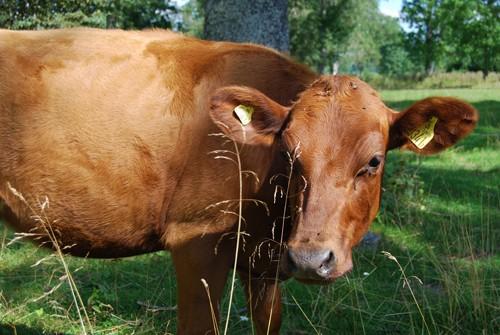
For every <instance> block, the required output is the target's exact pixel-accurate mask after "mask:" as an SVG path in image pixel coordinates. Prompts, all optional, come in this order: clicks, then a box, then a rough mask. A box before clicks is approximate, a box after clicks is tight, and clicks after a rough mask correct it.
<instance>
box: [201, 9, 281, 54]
mask: <svg viewBox="0 0 500 335" xmlns="http://www.w3.org/2000/svg"><path fill="white" fill-rule="evenodd" d="M204 12H205V25H204V38H206V39H209V40H220V41H234V42H253V43H259V44H263V45H267V46H269V47H273V48H275V49H278V50H280V51H288V50H289V39H288V19H287V13H288V1H287V0H275V1H267V0H254V1H248V0H205V1H204Z"/></svg>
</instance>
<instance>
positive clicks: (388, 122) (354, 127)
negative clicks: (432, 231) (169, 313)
mask: <svg viewBox="0 0 500 335" xmlns="http://www.w3.org/2000/svg"><path fill="white" fill-rule="evenodd" d="M238 104H246V105H251V106H253V107H254V109H255V113H254V115H253V118H252V122H251V123H250V124H249V125H247V126H242V125H241V124H240V123H239V121H238V120H237V119H236V118H235V117H234V115H233V114H232V110H233V108H234V107H235V106H236V105H238ZM429 115H435V116H437V117H438V118H439V121H438V124H437V126H436V136H435V140H434V141H433V142H431V144H429V147H428V148H425V150H423V151H422V152H423V153H434V152H437V151H439V150H441V149H444V148H445V147H448V146H450V145H452V144H453V143H455V142H456V140H458V139H459V138H461V137H463V136H465V135H467V134H468V133H469V132H470V131H471V130H472V129H473V127H474V124H475V122H476V121H477V114H476V112H475V111H474V109H473V108H472V107H470V106H469V105H467V104H465V103H463V102H461V101H458V100H456V99H450V98H433V99H428V100H424V101H422V102H419V103H416V104H415V105H414V106H412V107H410V109H408V110H407V111H406V112H405V113H402V114H394V112H392V111H391V110H389V109H388V108H387V107H386V106H385V105H384V104H383V103H382V101H381V100H380V99H379V97H378V95H377V94H376V92H375V91H373V89H371V88H370V87H369V86H368V85H366V84H365V83H363V82H361V81H360V80H358V79H356V78H352V77H343V76H335V77H318V76H317V75H316V74H314V73H312V72H311V71H310V70H308V69H307V68H305V67H304V66H302V65H299V64H297V63H295V62H293V61H292V60H290V59H289V58H287V57H286V56H283V55H281V54H279V53H277V52H275V51H273V50H271V49H267V48H264V47H260V46H256V45H250V44H234V43H222V42H219V43H216V42H207V41H200V40H196V39H192V38H188V37H184V36H182V35H177V34H174V33H171V32H168V31H145V32H124V31H101V30H93V29H75V30H55V31H43V32H11V31H0V198H1V199H3V201H4V202H5V207H4V208H3V209H2V215H3V217H4V218H5V219H7V220H8V221H9V223H10V224H11V225H12V226H14V227H15V228H16V229H17V230H20V231H34V230H35V231H36V230H37V228H40V227H38V226H37V223H36V222H35V221H34V220H33V219H32V214H33V213H32V210H33V209H34V211H35V212H36V211H38V210H40V208H39V206H38V204H40V202H42V201H43V199H45V197H47V198H48V199H49V202H50V206H49V207H48V208H45V210H44V214H45V215H47V219H48V221H49V222H50V224H51V226H52V228H53V229H54V230H55V231H56V235H57V239H58V240H59V243H61V244H62V245H63V246H68V248H67V249H66V251H67V252H69V253H72V254H74V255H81V256H90V257H123V256H129V255H134V254H140V253H145V252H151V251H155V250H159V249H168V250H170V251H171V252H172V255H173V259H174V265H175V267H176V274H177V278H178V282H179V291H178V292H179V293H178V294H179V297H178V299H179V332H180V333H185V334H197V333H205V332H207V331H210V330H211V328H212V321H211V316H210V310H209V305H208V300H207V298H206V293H205V290H204V288H203V286H202V285H201V282H200V279H201V278H204V279H206V281H207V282H208V284H209V285H210V291H211V294H212V300H213V301H214V302H215V305H216V306H217V303H218V301H219V299H220V295H221V294H222V290H223V287H224V283H225V281H226V276H227V273H228V271H229V269H230V266H231V264H232V261H233V259H234V258H233V257H234V238H233V237H234V230H235V222H236V219H235V215H234V214H233V213H232V212H234V211H237V207H238V206H237V205H238V202H237V201H235V200H237V199H238V197H239V182H238V180H239V177H238V176H239V174H238V169H237V168H236V167H235V164H234V162H231V161H229V160H227V159H217V158H220V156H229V157H232V158H234V156H231V154H228V153H221V151H220V150H223V149H224V150H234V146H233V143H232V142H231V141H228V138H229V139H232V140H234V141H236V142H237V143H239V144H238V145H239V149H240V153H241V160H242V167H243V169H244V170H247V171H253V172H254V173H255V176H257V177H258V178H255V177H254V176H252V175H250V174H247V175H245V176H244V178H243V198H244V199H259V200H261V201H262V202H265V203H267V206H268V209H269V213H268V212H267V210H266V208H265V206H262V205H257V204H256V203H252V202H250V201H244V208H243V210H244V212H243V214H244V218H245V220H244V221H243V229H244V231H245V232H246V233H248V234H249V235H247V237H246V238H245V243H244V246H245V247H244V248H243V249H241V250H240V258H239V260H240V261H239V264H238V271H239V273H240V276H241V277H242V278H243V279H244V283H245V285H246V287H247V292H250V293H251V294H249V299H250V300H252V303H251V308H252V311H253V316H254V321H255V322H256V326H257V330H258V333H259V334H260V333H265V331H266V329H267V320H268V317H269V315H270V311H271V301H272V299H273V298H272V296H273V292H275V290H274V287H275V284H274V282H273V281H272V280H270V279H269V278H271V279H272V278H274V275H275V273H276V271H277V270H278V267H279V266H280V265H279V260H280V259H281V263H282V265H281V270H283V272H281V273H280V274H279V277H280V278H285V277H286V276H288V275H294V276H295V277H296V278H298V279H299V280H303V281H306V282H311V281H312V282H319V281H322V282H328V281H330V280H333V279H335V278H337V277H339V276H341V275H342V274H344V273H345V272H346V271H348V270H350V268H351V267H352V261H351V248H352V247H353V246H354V245H355V244H356V243H357V242H358V241H359V239H360V238H361V236H362V235H363V234H364V232H366V230H367V229H368V225H369V223H370V222H371V221H372V220H373V218H374V217H375V215H376V213H377V210H378V206H379V202H380V183H381V179H382V172H383V161H382V163H381V165H380V166H379V167H378V168H376V169H368V170H366V168H367V164H368V162H370V160H371V159H372V158H373V156H374V155H379V156H380V157H382V158H383V156H384V155H385V153H386V151H387V150H388V149H392V148H394V147H400V146H404V147H408V148H409V149H415V148H412V147H411V146H412V145H411V144H408V141H407V139H406V137H405V134H406V133H407V131H408V129H411V128H412V127H416V126H418V125H419V124H422V123H423V122H425V121H426V120H427V118H428V117H429ZM221 131H222V132H223V133H225V136H226V138H224V137H221V136H210V135H212V134H215V133H220V132H221ZM283 150H284V151H288V152H294V151H295V152H297V150H299V151H300V155H299V156H298V157H297V160H296V161H295V163H294V164H295V165H294V168H293V178H292V180H291V186H292V188H291V191H290V192H291V195H290V202H289V209H290V212H288V214H289V215H291V216H292V217H293V220H289V219H285V226H284V227H282V226H281V224H280V223H281V221H282V219H281V217H282V216H283V205H284V198H280V197H279V196H278V197H277V199H276V192H275V188H276V182H277V183H278V184H280V185H281V186H282V187H283V186H284V185H286V179H284V178H282V177H281V178H273V176H276V175H278V176H279V175H281V176H283V175H286V174H287V173H288V167H289V165H288V163H287V161H286V160H283V159H282V158H281V155H280V154H279V152H280V151H283ZM414 151H417V152H419V150H414ZM217 156H219V157H217ZM365 170H366V171H367V172H366V171H365ZM363 171H365V172H366V173H361V172H363ZM270 181H276V182H272V183H271V182H270ZM9 184H10V185H12V187H13V188H15V189H16V190H18V191H19V192H21V193H22V194H23V195H24V197H25V198H26V200H27V202H28V203H29V204H30V205H31V207H32V209H30V208H28V207H27V206H26V204H25V203H24V202H23V201H21V200H20V198H19V197H18V196H16V195H15V194H13V192H12V190H11V189H9V187H8V185H9ZM304 184H306V185H307V186H305V185H304ZM298 208H300V209H301V210H297V209H298ZM275 227H277V228H276V229H275ZM282 229H283V236H284V237H285V240H284V242H287V245H288V248H289V249H290V250H299V251H300V252H301V255H307V253H309V252H313V251H315V250H317V249H325V248H326V249H327V250H331V251H332V252H333V253H334V255H335V262H334V264H333V265H332V271H331V272H330V273H329V274H328V277H327V278H323V279H322V280H318V278H311V277H308V276H305V275H304V274H301V273H300V272H298V273H291V271H289V270H290V269H288V268H287V253H286V252H285V253H283V257H281V254H280V252H283V250H284V249H283V248H281V247H279V245H280V244H279V243H277V241H276V240H279V236H278V235H280V234H281V230H282ZM38 231H39V232H40V233H43V231H40V229H38ZM228 233H230V234H229V235H228ZM46 240H47V239H45V240H43V239H42V240H41V241H42V242H44V241H46ZM215 251H217V253H215ZM269 255H274V256H272V257H271V258H270V257H269ZM305 258H307V257H305ZM278 292H279V291H278ZM259 306H261V307H259ZM274 308H275V310H274V312H273V320H272V323H271V333H277V332H278V331H279V324H280V312H279V311H280V308H281V307H280V304H279V297H277V298H276V304H274ZM216 313H218V311H216Z"/></svg>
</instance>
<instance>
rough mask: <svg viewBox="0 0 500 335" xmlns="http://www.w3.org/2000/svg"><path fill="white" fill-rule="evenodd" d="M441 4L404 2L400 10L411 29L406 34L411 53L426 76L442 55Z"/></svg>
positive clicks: (435, 1)
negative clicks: (420, 62) (421, 65)
mask: <svg viewBox="0 0 500 335" xmlns="http://www.w3.org/2000/svg"><path fill="white" fill-rule="evenodd" d="M441 4H442V0H404V1H403V8H402V10H401V13H402V17H403V20H404V21H406V22H408V23H409V24H410V28H411V29H413V31H412V32H410V33H409V34H408V36H409V41H410V42H411V44H412V52H413V53H414V54H415V55H416V56H417V57H416V58H417V59H422V60H423V65H424V69H425V71H426V72H427V74H431V73H432V72H434V69H435V67H436V64H437V63H439V62H440V60H441V57H442V54H443V44H442V34H441V33H442V31H441V30H442V27H443V17H444V16H445V15H446V13H443V11H442V7H441Z"/></svg>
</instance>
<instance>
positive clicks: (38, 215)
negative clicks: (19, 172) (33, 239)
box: [7, 183, 93, 335]
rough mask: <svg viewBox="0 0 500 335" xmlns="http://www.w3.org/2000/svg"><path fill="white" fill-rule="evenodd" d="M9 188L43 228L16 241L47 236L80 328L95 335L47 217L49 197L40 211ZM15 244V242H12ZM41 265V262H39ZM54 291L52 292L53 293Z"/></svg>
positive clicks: (13, 189) (19, 193)
mask: <svg viewBox="0 0 500 335" xmlns="http://www.w3.org/2000/svg"><path fill="white" fill-rule="evenodd" d="M7 187H8V189H9V190H10V192H11V193H12V194H13V195H14V196H15V197H17V198H18V199H19V200H20V201H21V202H22V203H23V204H24V205H25V206H26V207H27V208H28V210H29V211H30V212H31V218H32V219H33V220H34V221H35V222H37V223H38V224H39V226H38V227H41V228H42V233H41V234H40V233H36V234H34V233H28V234H18V238H16V239H14V241H15V240H18V239H20V238H24V237H26V236H33V235H37V236H47V237H48V238H49V240H50V243H51V244H52V246H53V248H54V249H55V252H56V255H57V258H58V260H59V262H60V263H61V265H62V266H63V268H64V273H65V278H63V279H67V281H68V285H69V288H70V291H71V296H72V298H73V302H74V304H75V306H76V312H77V314H78V320H79V322H80V327H81V329H82V334H84V335H87V334H93V329H92V323H91V322H90V318H89V316H88V314H87V310H86V309H85V305H84V303H83V300H82V297H81V295H80V292H79V291H78V287H77V285H76V282H75V280H74V278H73V276H72V274H71V271H70V270H69V267H68V264H67V262H66V259H65V256H64V253H63V251H62V250H63V248H64V247H63V248H61V245H60V244H59V241H58V239H57V237H56V234H55V231H54V230H53V228H52V225H51V222H50V220H49V218H48V216H47V213H46V210H47V209H48V208H49V207H50V203H49V199H48V198H47V197H45V198H44V200H43V202H41V203H39V204H38V207H39V210H38V209H36V208H35V207H33V206H32V205H31V204H30V203H29V202H28V201H27V200H26V198H25V197H24V196H23V194H22V193H21V192H19V191H18V190H16V189H15V188H14V187H12V185H11V184H10V183H7ZM11 242H13V241H11ZM38 263H40V262H38ZM53 291H54V290H51V292H53Z"/></svg>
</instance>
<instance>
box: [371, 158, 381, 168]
mask: <svg viewBox="0 0 500 335" xmlns="http://www.w3.org/2000/svg"><path fill="white" fill-rule="evenodd" d="M381 161H382V160H381V158H380V156H373V158H372V159H370V161H369V162H368V166H369V167H371V168H376V167H378V166H379V165H380V162H381Z"/></svg>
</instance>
